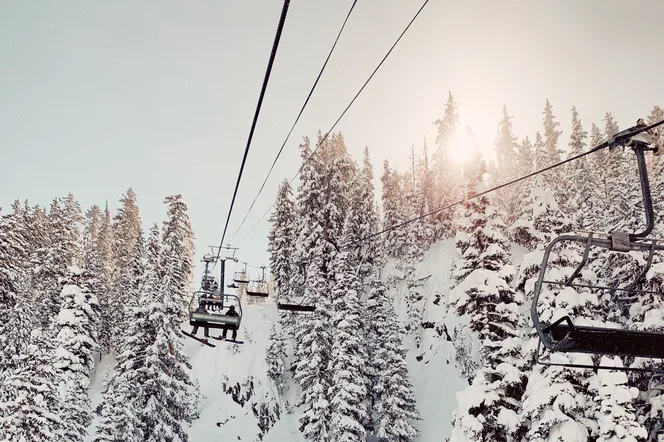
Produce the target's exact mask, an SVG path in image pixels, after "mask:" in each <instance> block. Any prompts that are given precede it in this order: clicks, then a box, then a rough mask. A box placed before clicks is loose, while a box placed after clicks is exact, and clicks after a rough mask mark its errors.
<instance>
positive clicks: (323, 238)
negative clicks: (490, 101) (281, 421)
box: [291, 134, 352, 441]
mask: <svg viewBox="0 0 664 442" xmlns="http://www.w3.org/2000/svg"><path fill="white" fill-rule="evenodd" d="M318 139H319V141H318V143H319V146H320V147H319V151H318V155H315V156H312V157H311V159H310V160H309V161H307V158H309V156H310V149H309V140H308V139H306V138H305V142H304V143H303V145H302V146H301V148H302V158H303V161H307V162H306V163H305V164H304V166H303V168H302V174H301V179H300V187H299V192H298V195H297V210H298V238H297V241H296V247H295V253H294V263H295V266H296V272H295V274H294V277H293V279H292V280H291V288H293V287H302V288H303V289H304V297H303V302H304V303H305V304H308V305H311V304H314V305H315V306H316V311H315V312H314V313H313V314H312V315H309V316H306V317H302V318H301V319H300V320H299V321H298V322H297V324H296V330H295V342H296V346H297V347H296V350H295V358H294V359H295V360H294V363H295V373H294V380H295V382H297V383H298V384H299V385H300V388H301V390H302V395H301V401H300V405H302V409H303V414H302V416H301V417H300V431H301V432H302V433H303V435H304V438H305V439H307V440H311V441H318V440H326V439H327V437H328V436H329V429H330V402H329V393H328V392H329V387H330V384H331V380H330V376H329V370H328V366H329V361H330V352H331V347H332V341H331V335H330V333H331V330H330V321H331V306H330V298H329V296H330V295H329V293H330V290H331V288H332V286H331V277H332V276H333V275H334V273H333V266H332V263H331V259H332V258H333V250H334V249H335V247H334V245H333V244H340V238H339V236H340V232H339V231H338V228H339V222H340V221H343V218H344V216H345V211H344V210H343V208H345V207H347V205H346V204H347V202H346V201H345V199H346V198H347V185H348V183H350V182H351V178H352V175H350V174H349V172H351V170H352V168H351V167H349V166H351V165H352V164H349V162H348V159H347V158H344V156H346V155H347V153H346V151H345V146H344V145H343V144H342V143H343V139H339V138H338V137H335V136H332V137H331V138H328V140H327V141H325V142H324V143H322V136H321V135H320V134H319V136H318ZM344 181H345V182H344Z"/></svg>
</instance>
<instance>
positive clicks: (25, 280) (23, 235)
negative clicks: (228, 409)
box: [9, 200, 32, 296]
mask: <svg viewBox="0 0 664 442" xmlns="http://www.w3.org/2000/svg"><path fill="white" fill-rule="evenodd" d="M30 215H31V214H30V207H29V206H28V202H27V200H26V202H25V204H21V202H20V201H19V200H16V201H14V203H13V204H12V213H11V214H9V216H11V220H12V221H11V222H12V224H14V227H13V230H14V231H15V235H17V236H18V238H19V239H20V241H21V242H22V243H23V244H24V247H23V249H22V250H21V254H20V255H15V256H14V258H15V260H16V261H17V262H18V264H19V267H18V268H17V270H18V275H17V277H16V282H15V284H16V287H15V289H16V293H19V294H21V295H23V296H28V294H29V293H30V283H31V279H32V278H31V277H30V273H31V272H32V266H31V265H30V260H29V259H28V258H29V256H30V252H31V247H30V246H31V244H30V236H31V235H30V232H29V230H28V229H29V226H30Z"/></svg>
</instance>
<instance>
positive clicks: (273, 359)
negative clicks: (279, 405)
mask: <svg viewBox="0 0 664 442" xmlns="http://www.w3.org/2000/svg"><path fill="white" fill-rule="evenodd" d="M269 339H270V343H269V345H268V346H267V349H266V351H265V362H266V363H267V376H268V377H269V378H270V379H272V381H273V382H274V384H275V386H276V387H277V391H278V392H279V394H281V395H283V394H284V391H285V388H286V382H285V375H286V357H287V353H286V339H285V336H284V333H283V331H282V330H281V325H280V324H279V323H276V322H275V323H273V324H272V327H271V328H270V338H269Z"/></svg>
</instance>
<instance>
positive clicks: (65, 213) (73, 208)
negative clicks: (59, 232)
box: [62, 193, 85, 273]
mask: <svg viewBox="0 0 664 442" xmlns="http://www.w3.org/2000/svg"><path fill="white" fill-rule="evenodd" d="M63 203H64V205H63V208H62V229H63V234H64V236H65V238H66V242H65V244H66V245H65V262H66V263H67V266H70V265H77V266H79V267H80V266H82V265H83V254H84V251H83V236H82V231H83V229H82V223H83V221H85V218H84V217H83V213H82V211H81V205H80V204H79V202H78V201H77V200H76V198H74V195H73V194H72V193H69V194H68V195H67V196H66V197H65V198H64V201H63ZM66 271H67V270H66V269H65V273H66Z"/></svg>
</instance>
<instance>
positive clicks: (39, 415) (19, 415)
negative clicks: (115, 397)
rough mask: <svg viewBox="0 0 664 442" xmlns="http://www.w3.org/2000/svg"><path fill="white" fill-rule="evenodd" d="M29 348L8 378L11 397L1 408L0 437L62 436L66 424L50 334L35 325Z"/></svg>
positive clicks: (12, 440)
mask: <svg viewBox="0 0 664 442" xmlns="http://www.w3.org/2000/svg"><path fill="white" fill-rule="evenodd" d="M29 342H30V343H29V345H28V346H27V351H26V352H24V353H22V354H21V355H20V356H19V361H17V364H16V365H17V366H18V368H17V369H16V370H15V371H14V372H13V373H12V374H11V375H10V376H9V377H8V378H7V379H5V380H3V389H4V390H5V392H8V396H9V398H10V399H9V400H7V401H6V402H4V403H3V404H2V405H1V408H0V438H2V440H3V441H9V442H22V441H33V440H40V441H41V440H44V441H47V440H48V441H51V440H52V441H59V440H62V437H63V433H62V429H63V424H62V421H61V419H60V417H59V413H60V410H61V404H60V400H59V398H58V389H57V385H56V384H57V382H56V373H55V369H54V368H53V356H54V347H53V341H52V339H51V337H50V336H49V335H48V334H46V333H42V331H41V329H39V328H37V329H34V330H33V331H32V332H31V334H30V341H29Z"/></svg>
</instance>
